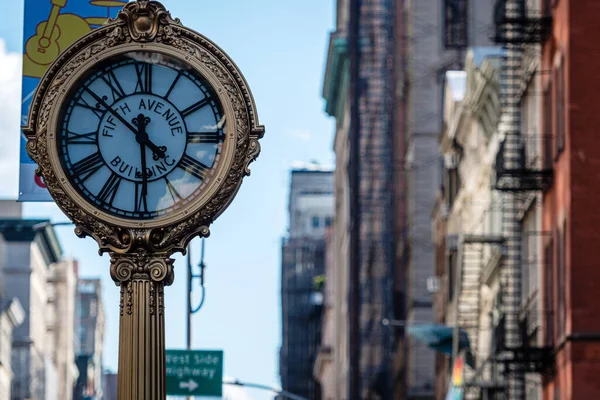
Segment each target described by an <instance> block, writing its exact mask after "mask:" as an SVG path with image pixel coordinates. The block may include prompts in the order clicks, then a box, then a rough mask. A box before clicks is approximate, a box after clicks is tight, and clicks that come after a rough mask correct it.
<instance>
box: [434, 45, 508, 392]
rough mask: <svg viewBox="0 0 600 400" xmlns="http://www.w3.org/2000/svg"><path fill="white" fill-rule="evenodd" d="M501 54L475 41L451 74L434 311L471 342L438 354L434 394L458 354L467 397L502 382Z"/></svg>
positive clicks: (444, 388)
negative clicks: (497, 333) (496, 329)
mask: <svg viewBox="0 0 600 400" xmlns="http://www.w3.org/2000/svg"><path fill="white" fill-rule="evenodd" d="M504 55H505V51H504V50H503V49H502V48H499V47H474V48H471V49H469V50H468V52H467V56H466V61H465V68H464V69H465V70H464V71H449V72H447V73H446V86H445V97H444V114H443V116H444V127H445V129H444V130H443V131H442V135H441V137H440V150H441V153H442V156H443V166H444V168H443V174H442V175H443V179H442V185H441V190H440V193H439V196H438V201H437V204H436V207H435V212H434V219H433V222H434V224H433V226H434V228H435V229H434V244H435V246H436V253H435V258H436V278H437V284H436V285H434V286H435V288H436V291H437V294H436V296H435V307H434V311H435V317H436V323H437V325H436V327H439V328H436V329H437V330H438V331H437V332H436V333H438V332H439V333H438V334H442V332H443V331H444V330H445V331H446V332H450V336H449V337H448V340H449V341H451V339H452V338H453V336H454V335H456V333H458V334H459V335H466V337H468V342H467V343H461V342H460V340H461V339H459V336H456V340H457V343H458V346H457V347H456V348H454V346H450V347H449V348H446V350H447V352H446V354H443V353H440V354H439V355H438V358H437V363H436V375H437V376H436V378H437V379H436V390H435V393H436V398H437V399H444V398H446V394H447V392H448V390H449V383H450V374H451V366H452V365H453V361H454V359H456V358H457V357H459V356H463V357H464V358H465V359H466V360H467V365H466V366H465V369H464V371H465V372H464V376H463V379H464V380H465V381H466V382H467V383H468V385H469V386H468V387H469V389H465V391H466V393H465V396H466V397H465V398H467V399H470V398H496V397H494V396H495V395H496V394H497V393H503V387H502V383H503V382H502V381H500V378H499V377H498V376H492V371H493V370H494V369H495V367H496V365H495V363H494V362H493V358H492V359H491V358H490V357H491V356H495V354H494V355H492V354H491V352H492V349H493V348H494V345H495V344H494V343H493V341H492V339H493V337H492V331H493V326H494V324H498V320H499V316H500V315H501V312H502V304H501V303H499V300H500V299H501V297H500V293H501V286H502V283H501V279H500V278H501V274H500V267H501V263H500V261H501V259H502V255H503V246H504V232H503V224H502V223H503V215H502V203H501V193H500V192H498V191H496V190H494V187H493V186H492V182H493V179H494V176H495V169H494V168H495V163H496V162H497V154H498V149H499V147H500V143H501V142H500V139H499V135H498V122H499V120H500V115H501V109H500V102H499V98H500V79H499V75H500V66H501V64H502V62H503V58H504ZM448 327H449V328H452V329H448ZM455 327H458V328H459V329H457V330H454V328H455ZM453 344H454V342H453ZM448 351H449V352H448ZM465 354H466V355H468V356H467V357H465Z"/></svg>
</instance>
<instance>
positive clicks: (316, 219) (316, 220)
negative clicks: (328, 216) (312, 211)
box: [312, 216, 320, 229]
mask: <svg viewBox="0 0 600 400" xmlns="http://www.w3.org/2000/svg"><path fill="white" fill-rule="evenodd" d="M319 225H320V219H319V217H317V216H315V217H313V218H312V226H313V228H315V229H316V228H318V227H319Z"/></svg>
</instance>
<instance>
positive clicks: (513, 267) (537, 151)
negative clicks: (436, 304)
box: [492, 0, 553, 400]
mask: <svg viewBox="0 0 600 400" xmlns="http://www.w3.org/2000/svg"><path fill="white" fill-rule="evenodd" d="M542 3H543V5H542V11H541V12H540V11H532V10H531V9H529V8H528V7H526V4H525V0H521V1H514V0H499V1H498V2H497V3H496V9H495V16H494V18H495V28H496V29H495V35H494V40H495V42H496V43H498V44H501V45H503V46H504V47H505V49H506V56H505V59H504V62H503V66H502V71H501V81H502V82H501V85H502V96H501V105H502V110H503V113H504V114H505V115H506V117H507V119H506V121H508V125H509V127H508V129H506V130H505V131H504V132H503V133H504V140H503V141H502V142H501V143H500V146H499V149H498V153H497V155H496V165H495V174H494V178H495V179H494V189H496V190H498V191H500V192H504V193H506V194H507V197H506V199H509V200H508V201H505V202H504V203H505V211H504V213H503V224H508V225H505V226H511V227H512V228H511V229H509V230H506V231H505V240H506V247H505V252H507V254H508V255H509V257H511V259H510V260H509V263H508V264H507V266H505V267H503V268H506V269H505V271H504V275H503V279H504V281H503V283H502V284H503V285H506V286H505V287H504V289H503V290H502V300H501V301H502V302H503V304H504V306H503V307H504V309H503V312H502V314H501V316H500V320H499V322H498V324H497V325H496V326H495V327H494V328H493V335H492V336H493V346H492V347H493V348H492V355H493V360H492V361H494V362H495V366H494V368H498V371H499V372H501V373H503V375H504V377H505V380H506V381H507V382H509V380H510V379H515V377H521V378H516V379H523V381H524V378H523V377H524V376H525V374H530V373H536V374H537V373H543V372H545V370H546V369H547V367H548V365H552V363H553V360H552V358H553V354H552V348H551V347H547V346H545V345H541V346H540V345H539V344H538V343H537V340H535V337H536V334H537V333H536V332H537V331H536V329H537V328H538V327H541V325H540V324H538V322H539V314H540V312H541V311H540V309H539V307H538V305H537V303H536V301H537V300H536V301H534V302H533V304H532V301H531V299H529V298H528V297H526V295H527V293H525V295H523V293H522V292H521V289H520V286H521V285H522V279H523V276H522V275H526V274H527V273H528V272H527V271H530V268H537V269H538V270H539V271H541V270H542V267H543V266H542V265H541V261H540V260H541V259H542V257H541V254H539V253H540V248H541V245H539V243H541V240H540V236H543V233H540V232H538V233H533V232H524V229H523V225H522V224H523V221H522V216H523V215H524V213H525V212H526V210H525V207H526V204H531V201H533V202H535V201H536V200H537V198H538V196H537V193H539V192H542V191H544V190H546V189H547V188H548V187H549V186H550V185H551V184H552V147H551V146H552V141H551V134H550V132H547V133H539V132H522V131H521V130H522V127H521V126H520V125H521V111H520V107H521V101H522V99H523V94H524V91H523V82H524V81H525V79H523V78H526V77H527V73H528V71H526V70H525V68H523V65H524V64H525V62H524V54H525V53H526V52H528V51H529V50H531V49H532V46H535V45H539V44H541V43H543V42H545V41H546V39H547V38H548V37H549V35H550V34H551V32H552V17H551V8H550V5H551V1H548V0H544V1H543V2H542ZM534 72H535V71H534ZM529 73H531V72H529ZM534 207H535V205H534ZM536 235H537V236H536ZM526 236H527V237H528V238H530V239H531V240H534V241H535V243H538V245H536V246H537V247H536V246H534V247H533V248H534V251H535V252H537V254H536V257H534V259H535V260H536V262H534V263H529V261H528V258H527V257H528V255H527V254H526V253H527V252H526V251H525V252H522V251H521V250H522V249H523V248H526V247H527V243H526V242H525V241H524V238H525V237H526ZM529 256H531V254H530V255H529ZM530 259H531V258H530ZM530 259H529V260H530ZM530 264H531V265H530ZM523 271H524V272H523ZM515 282H518V283H516V284H515ZM515 285H516V287H517V288H518V289H517V290H516V291H515ZM539 297H541V296H539V295H538V296H537V298H539ZM519 310H520V311H519ZM544 312H548V310H544ZM515 314H516V315H515ZM509 386H510V390H507V392H506V393H507V397H506V398H510V399H511V400H512V399H513V398H514V399H521V398H526V394H525V388H521V387H519V385H518V383H517V384H516V386H515V384H514V383H511V384H510V385H509ZM507 387H508V386H507Z"/></svg>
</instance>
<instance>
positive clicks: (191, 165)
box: [179, 154, 208, 180]
mask: <svg viewBox="0 0 600 400" xmlns="http://www.w3.org/2000/svg"><path fill="white" fill-rule="evenodd" d="M179 168H181V169H183V170H184V171H186V172H187V173H188V174H190V175H193V176H195V177H196V178H198V179H200V180H204V177H205V175H206V173H207V172H208V167H207V166H206V165H204V164H203V163H202V162H200V161H198V160H196V159H195V158H192V157H190V156H188V155H187V154H186V155H184V156H183V158H182V159H181V161H180V162H179Z"/></svg>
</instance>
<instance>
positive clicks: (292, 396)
mask: <svg viewBox="0 0 600 400" xmlns="http://www.w3.org/2000/svg"><path fill="white" fill-rule="evenodd" d="M223 385H233V386H240V387H247V388H251V389H260V390H268V391H270V392H273V393H275V394H280V395H282V396H284V397H286V398H288V399H292V400H308V399H307V398H306V397H302V396H298V395H297V394H294V393H290V392H288V391H286V390H281V389H276V388H273V387H270V386H267V385H259V384H258V383H248V382H240V381H239V380H237V379H236V380H235V381H231V382H226V381H223Z"/></svg>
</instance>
